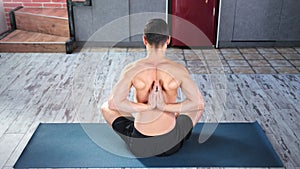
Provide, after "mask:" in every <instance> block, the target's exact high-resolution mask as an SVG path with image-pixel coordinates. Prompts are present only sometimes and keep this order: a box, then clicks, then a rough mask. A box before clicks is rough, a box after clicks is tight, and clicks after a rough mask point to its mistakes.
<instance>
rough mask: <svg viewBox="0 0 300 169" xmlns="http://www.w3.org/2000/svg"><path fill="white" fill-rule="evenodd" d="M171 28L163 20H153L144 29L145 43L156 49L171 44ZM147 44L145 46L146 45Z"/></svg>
mask: <svg viewBox="0 0 300 169" xmlns="http://www.w3.org/2000/svg"><path fill="white" fill-rule="evenodd" d="M169 40H170V39H169V28H168V25H167V23H166V22H165V21H164V20H163V19H151V20H150V21H148V23H147V24H146V25H145V28H144V43H145V41H146V43H149V44H150V45H151V46H153V47H155V48H159V47H161V46H163V45H164V44H165V43H166V42H169ZM146 43H145V45H146Z"/></svg>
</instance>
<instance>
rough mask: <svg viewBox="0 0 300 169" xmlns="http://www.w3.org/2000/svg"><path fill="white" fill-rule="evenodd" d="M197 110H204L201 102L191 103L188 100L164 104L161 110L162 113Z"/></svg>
mask: <svg viewBox="0 0 300 169" xmlns="http://www.w3.org/2000/svg"><path fill="white" fill-rule="evenodd" d="M197 110H204V105H203V104H201V102H192V101H190V100H185V101H183V102H180V103H173V104H165V105H164V108H163V111H167V112H173V113H177V112H178V113H185V112H190V111H197Z"/></svg>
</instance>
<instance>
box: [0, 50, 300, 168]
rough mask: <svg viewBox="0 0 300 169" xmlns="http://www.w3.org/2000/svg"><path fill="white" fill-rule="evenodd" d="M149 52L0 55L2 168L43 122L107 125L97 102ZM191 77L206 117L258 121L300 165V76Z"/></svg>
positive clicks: (287, 158) (289, 163)
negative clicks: (121, 74)
mask: <svg viewBox="0 0 300 169" xmlns="http://www.w3.org/2000/svg"><path fill="white" fill-rule="evenodd" d="M144 54H145V53H144V51H143V50H130V49H128V50H127V49H126V50H123V49H111V50H110V51H109V52H107V50H106V49H103V50H97V52H95V51H94V52H81V53H74V54H70V55H66V54H41V53H34V54H32V53H26V54H24V53H23V54H22V53H1V57H0V167H1V168H5V169H8V168H12V166H13V165H14V163H15V162H16V160H17V159H18V157H19V156H20V154H21V152H22V150H23V149H24V147H25V146H26V144H27V142H28V141H29V139H30V137H31V136H32V134H33V132H34V131H35V129H36V127H37V125H38V124H39V123H40V122H66V123H73V122H104V120H103V117H102V115H101V114H100V113H99V106H100V105H101V104H102V103H103V102H104V101H106V100H107V98H108V95H109V93H110V91H111V89H112V86H113V84H114V83H115V82H116V80H117V79H118V77H119V75H120V72H121V69H122V68H123V67H124V66H125V65H126V64H128V63H130V62H132V61H134V60H137V59H139V58H142V57H144ZM174 60H175V61H177V62H179V63H183V64H184V62H186V61H185V60H181V59H179V60H176V59H174ZM191 77H192V78H193V79H194V80H195V82H196V83H197V85H198V87H199V89H200V90H201V92H202V94H203V96H204V99H205V102H206V110H205V113H204V115H203V118H202V119H201V121H205V122H212V121H214V122H215V121H225V122H240V121H243V122H244V121H255V120H257V121H258V122H259V123H260V124H261V126H262V127H263V129H264V130H265V132H266V134H267V136H268V138H269V140H270V141H271V143H272V145H273V147H274V148H275V150H276V152H277V153H278V154H279V156H280V158H281V159H282V161H283V162H284V165H285V167H286V168H300V139H299V138H300V123H299V122H300V74H192V75H191ZM179 99H180V98H179ZM216 105H222V106H216ZM245 153H247V150H245Z"/></svg>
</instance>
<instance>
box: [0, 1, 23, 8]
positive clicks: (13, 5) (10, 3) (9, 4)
mask: <svg viewBox="0 0 300 169" xmlns="http://www.w3.org/2000/svg"><path fill="white" fill-rule="evenodd" d="M3 6H4V7H18V6H22V3H13V2H4V3H3Z"/></svg>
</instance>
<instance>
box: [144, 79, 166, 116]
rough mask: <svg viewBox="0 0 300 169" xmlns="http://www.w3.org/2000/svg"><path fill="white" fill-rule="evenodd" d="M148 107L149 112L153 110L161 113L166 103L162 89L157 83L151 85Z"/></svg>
mask: <svg viewBox="0 0 300 169" xmlns="http://www.w3.org/2000/svg"><path fill="white" fill-rule="evenodd" d="M148 105H149V107H150V110H152V109H155V108H157V109H158V110H161V111H163V110H164V107H165V105H166V103H165V100H164V95H163V91H162V87H161V85H160V84H159V81H155V82H154V84H153V87H152V90H151V92H150V93H149V96H148Z"/></svg>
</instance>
